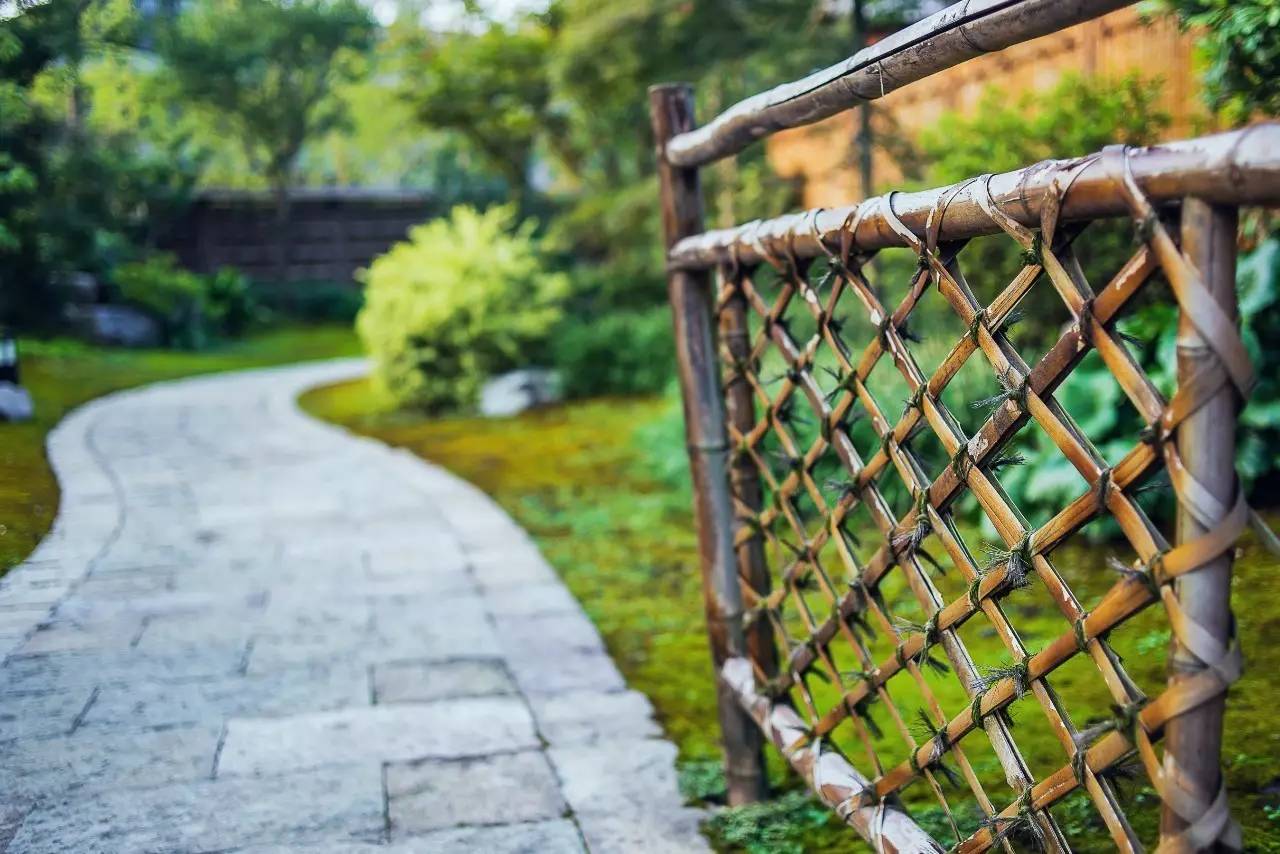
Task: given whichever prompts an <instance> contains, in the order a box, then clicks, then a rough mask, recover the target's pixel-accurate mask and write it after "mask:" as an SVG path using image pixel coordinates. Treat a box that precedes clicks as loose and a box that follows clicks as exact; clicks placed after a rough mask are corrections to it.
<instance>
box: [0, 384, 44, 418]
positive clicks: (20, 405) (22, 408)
mask: <svg viewBox="0 0 1280 854" xmlns="http://www.w3.org/2000/svg"><path fill="white" fill-rule="evenodd" d="M35 414H36V410H35V406H34V404H32V402H31V394H30V393H29V392H28V391H27V390H26V389H25V388H23V387H22V386H20V385H15V384H14V383H8V382H0V421H30V420H31V418H32V417H33V416H34V415H35Z"/></svg>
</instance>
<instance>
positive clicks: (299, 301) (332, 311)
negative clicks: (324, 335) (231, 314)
mask: <svg viewBox="0 0 1280 854" xmlns="http://www.w3.org/2000/svg"><path fill="white" fill-rule="evenodd" d="M254 295H255V297H256V299H257V300H258V301H259V302H260V303H261V304H262V305H263V307H265V308H267V309H268V310H270V311H271V312H272V313H274V314H278V315H280V316H282V317H288V318H291V319H293V320H302V321H310V322H315V321H332V322H336V323H353V322H354V321H355V319H356V315H358V314H359V313H360V309H361V307H362V306H363V305H364V292H363V291H362V290H361V289H360V288H358V287H355V286H353V285H352V284H350V283H346V282H327V281H307V280H303V281H295V282H270V283H267V282H263V283H260V284H259V285H258V286H257V287H256V288H255V289H254Z"/></svg>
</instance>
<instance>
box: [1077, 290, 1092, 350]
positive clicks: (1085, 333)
mask: <svg viewBox="0 0 1280 854" xmlns="http://www.w3.org/2000/svg"><path fill="white" fill-rule="evenodd" d="M1093 301H1094V297H1089V298H1088V299H1087V300H1085V301H1084V305H1082V306H1080V312H1079V314H1077V315H1076V332H1077V333H1078V334H1079V336H1080V343H1081V344H1082V345H1084V346H1085V347H1092V346H1093V319H1094V318H1093Z"/></svg>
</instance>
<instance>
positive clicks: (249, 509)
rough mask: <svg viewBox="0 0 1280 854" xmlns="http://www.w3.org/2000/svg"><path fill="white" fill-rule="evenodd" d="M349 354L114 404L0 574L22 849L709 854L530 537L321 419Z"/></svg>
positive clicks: (0, 635)
mask: <svg viewBox="0 0 1280 854" xmlns="http://www.w3.org/2000/svg"><path fill="white" fill-rule="evenodd" d="M360 370H361V364H360V363H359V362H354V361H344V362H329V363H322V364H316V365H310V366H301V367H294V368H286V369H276V370H268V371H257V372H250V373H243V374H231V375H223V376H217V377H211V378H202V379H194V380H186V381H181V382H176V383H169V384H163V385H157V386H152V387H149V388H145V389H142V390H138V391H133V392H127V393H123V394H119V395H114V396H111V397H108V398H104V399H101V400H99V401H96V402H94V403H91V404H89V405H88V406H85V407H84V408H82V409H80V410H78V411H77V412H75V413H74V414H72V415H71V416H70V417H69V418H67V420H66V421H64V422H63V423H62V424H61V425H60V426H59V427H58V429H57V430H56V431H55V432H54V434H53V435H52V436H51V438H50V443H49V445H50V457H51V460H52V462H53V464H54V466H55V468H56V470H57V472H58V477H59V481H60V482H61V484H62V489H63V497H62V506H61V509H60V512H59V516H58V520H57V523H56V525H55V528H54V531H53V532H52V533H51V534H50V536H49V537H48V538H47V539H46V540H45V541H44V542H43V543H42V544H41V546H40V548H39V549H38V550H37V552H36V553H35V554H34V555H33V556H32V558H31V560H29V561H28V562H27V563H25V564H23V565H22V566H21V567H18V568H16V569H14V570H13V571H12V572H11V573H10V574H9V575H8V576H7V577H6V578H5V579H4V580H3V581H2V582H0V643H2V644H3V646H0V652H4V653H7V655H6V657H5V658H4V663H3V666H2V667H0V851H4V850H7V851H10V852H24V854H25V852H66V851H74V852H98V851H101V852H133V851H148V852H151V851H182V852H214V851H219V852H225V851H254V852H266V851H272V852H287V851H308V852H374V851H394V852H408V851H415V852H416V851H424V852H427V851H429V852H452V851H466V852H472V851H475V852H486V854H487V852H516V851H522V852H523V851H528V852H539V854H541V852H553V853H554V852H569V851H582V850H583V849H584V842H585V846H586V847H587V848H589V850H591V851H593V852H610V851H627V852H630V851H658V852H676V851H697V850H705V848H706V846H705V843H704V842H703V840H702V839H701V838H700V837H699V835H698V833H697V823H698V820H699V818H700V817H701V813H699V812H698V811H695V810H692V809H687V808H685V807H683V806H682V805H681V802H680V797H679V795H678V794H677V793H676V785H675V772H674V770H673V762H674V759H675V748H674V747H672V746H671V745H670V744H669V743H668V742H666V741H664V740H662V739H661V738H660V733H659V730H658V728H657V727H656V725H655V724H654V723H653V721H652V719H651V716H650V715H651V709H650V707H649V704H648V702H647V701H646V700H645V698H644V697H643V696H641V695H639V694H637V693H635V692H632V691H627V690H626V687H625V685H624V683H623V680H622V678H621V676H620V675H619V674H618V671H617V669H616V668H615V667H614V665H613V663H612V662H611V661H610V660H609V658H608V656H607V655H606V653H605V651H604V648H603V646H602V645H601V642H600V638H599V636H598V635H597V634H596V631H595V629H594V627H593V626H592V625H591V623H590V622H589V621H588V619H587V618H586V616H585V615H584V614H583V612H582V610H581V609H580V608H579V606H578V604H577V602H576V601H575V600H574V599H573V598H572V597H571V596H570V595H569V593H568V592H567V591H566V590H565V588H564V587H563V586H562V585H561V584H560V582H559V581H558V579H557V578H556V576H555V574H554V573H553V571H552V570H551V569H550V567H548V566H547V564H546V563H545V561H544V560H543V559H542V557H541V556H540V555H539V553H538V551H537V549H536V548H535V547H534V545H533V544H532V543H531V542H530V540H529V538H528V537H527V535H526V534H525V533H524V532H523V531H522V530H521V529H520V528H519V527H518V526H517V525H516V524H515V523H514V522H512V521H511V520H510V518H508V517H507V516H506V515H505V514H504V513H503V512H502V511H501V510H500V509H498V507H497V506H496V505H495V504H493V502H491V501H490V500H489V499H488V498H487V497H486V496H484V495H483V494H482V493H480V492H479V491H478V490H476V489H475V488H473V487H471V486H470V485H468V484H466V483H464V482H462V481H460V480H458V479H457V478H455V477H453V476H452V475H450V474H448V473H446V472H444V471H442V470H441V469H438V468H435V467H433V466H430V465H427V464H424V463H422V462H421V461H419V460H418V459H416V458H415V457H413V456H411V455H409V454H408V453H406V452H402V451H395V450H391V449H389V448H387V447H384V446H382V445H381V444H378V443H375V442H373V441H370V440H365V439H359V438H355V437H351V436H348V435H346V434H345V433H342V432H340V431H338V430H336V429H334V428H331V427H328V426H326V425H322V424H319V423H317V422H315V421H313V420H311V419H310V418H308V417H307V416H305V415H303V414H302V413H301V412H300V411H299V410H298V409H297V407H296V405H295V403H294V399H295V397H296V395H297V394H298V393H299V392H301V391H302V390H304V389H306V388H309V387H311V386H314V385H318V384H322V383H325V382H332V381H336V380H339V379H343V378H347V377H351V376H354V375H356V374H357V373H359V372H360Z"/></svg>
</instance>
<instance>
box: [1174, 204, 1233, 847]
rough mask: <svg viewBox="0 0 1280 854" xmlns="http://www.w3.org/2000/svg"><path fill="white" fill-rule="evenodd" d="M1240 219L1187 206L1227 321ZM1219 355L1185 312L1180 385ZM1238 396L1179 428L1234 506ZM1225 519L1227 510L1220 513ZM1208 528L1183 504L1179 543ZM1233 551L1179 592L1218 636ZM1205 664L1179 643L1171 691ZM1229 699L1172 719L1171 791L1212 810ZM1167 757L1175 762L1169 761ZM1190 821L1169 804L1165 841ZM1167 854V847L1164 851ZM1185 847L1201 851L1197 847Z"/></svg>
mask: <svg viewBox="0 0 1280 854" xmlns="http://www.w3.org/2000/svg"><path fill="white" fill-rule="evenodd" d="M1236 220H1237V210H1236V208H1234V207H1226V206H1216V205H1211V204H1209V203H1208V202H1205V201H1202V200H1200V199H1197V198H1188V199H1186V200H1184V201H1183V204H1182V252H1183V254H1184V255H1185V256H1186V258H1187V260H1188V261H1190V262H1191V265H1192V266H1193V267H1195V268H1196V270H1198V271H1199V273H1200V276H1201V279H1202V280H1203V282H1204V284H1205V287H1206V288H1207V289H1208V291H1209V293H1210V294H1211V295H1212V296H1213V298H1214V299H1216V300H1217V301H1218V303H1219V305H1221V306H1222V308H1223V309H1224V311H1225V312H1226V314H1227V316H1228V317H1231V318H1233V319H1234V318H1235V317H1236V315H1237V310H1236V290H1235V262H1236ZM1217 358H1218V357H1217V356H1216V355H1215V354H1214V352H1213V350H1212V349H1211V348H1210V347H1209V346H1208V344H1207V342H1205V341H1204V340H1203V339H1202V338H1201V337H1200V334H1199V333H1198V332H1197V331H1196V329H1195V327H1194V326H1193V325H1192V323H1191V321H1190V318H1189V317H1188V316H1187V314H1186V313H1185V312H1183V313H1182V314H1181V315H1180V316H1179V318H1178V359H1177V362H1178V364H1177V372H1178V383H1179V385H1180V386H1181V385H1185V384H1187V383H1190V382H1191V380H1192V378H1193V377H1195V376H1196V375H1197V374H1198V373H1199V372H1200V371H1201V370H1206V369H1210V370H1212V369H1213V363H1215V362H1217ZM1235 397H1236V394H1235V391H1234V388H1233V386H1232V385H1231V383H1230V382H1226V381H1224V382H1223V383H1222V384H1221V385H1220V386H1219V387H1218V390H1217V392H1216V393H1215V394H1213V395H1212V396H1211V397H1210V398H1209V400H1207V401H1206V402H1205V403H1204V404H1203V405H1202V406H1201V407H1200V408H1199V409H1197V410H1196V411H1195V412H1194V413H1193V414H1191V415H1190V416H1188V417H1187V419H1186V420H1185V421H1183V422H1182V424H1181V425H1180V426H1179V427H1178V431H1177V442H1178V454H1179V456H1180V457H1181V458H1182V462H1183V464H1184V465H1185V466H1186V469H1187V471H1188V473H1189V474H1190V475H1191V476H1192V477H1194V478H1195V479H1196V480H1197V481H1199V482H1200V483H1201V484H1203V485H1204V487H1205V488H1206V489H1208V490H1209V492H1211V493H1212V494H1213V496H1214V497H1215V498H1217V499H1218V501H1219V502H1221V504H1222V507H1224V508H1230V507H1231V506H1232V505H1233V504H1234V502H1235V494H1236V473H1235V448H1236V443H1235V427H1236V410H1237V403H1236V400H1235ZM1222 515H1223V516H1225V515H1226V514H1225V512H1224V513H1223V514H1222ZM1208 530H1209V528H1207V527H1206V526H1204V525H1202V524H1201V523H1200V521H1198V520H1197V519H1196V518H1195V517H1194V516H1193V515H1192V514H1191V513H1190V512H1188V511H1187V509H1186V507H1185V506H1180V507H1179V511H1178V520H1177V541H1178V542H1179V543H1185V542H1187V541H1189V540H1194V539H1196V538H1198V537H1200V536H1203V535H1204V534H1205V533H1206V532H1207V531H1208ZM1231 557H1232V552H1231V550H1227V551H1226V552H1224V553H1223V554H1222V555H1220V556H1219V557H1217V558H1215V559H1213V560H1211V561H1209V562H1208V563H1206V564H1205V565H1204V566H1202V567H1201V568H1200V569H1198V570H1196V571H1195V572H1191V573H1188V574H1187V575H1185V576H1183V577H1182V578H1180V579H1179V580H1178V582H1177V588H1176V591H1177V595H1178V599H1179V602H1180V604H1181V606H1182V609H1183V611H1184V612H1185V613H1186V616H1187V617H1188V618H1189V619H1190V620H1191V621H1193V622H1195V623H1198V624H1199V625H1200V626H1201V627H1203V628H1204V629H1205V630H1207V631H1208V632H1209V633H1210V634H1211V635H1213V636H1214V637H1215V638H1217V639H1219V640H1222V641H1224V642H1226V641H1227V640H1228V639H1229V638H1230V637H1231V632H1232V628H1231V602H1230V599H1231ZM1203 667H1204V664H1203V662H1201V661H1200V660H1199V659H1198V658H1197V657H1196V656H1195V655H1194V654H1192V652H1191V651H1190V650H1187V649H1184V648H1182V646H1181V645H1180V644H1179V643H1178V642H1177V640H1176V639H1175V640H1174V641H1173V643H1172V646H1171V655H1170V660H1169V687H1170V689H1175V688H1176V687H1177V686H1178V685H1179V684H1180V683H1182V682H1184V681H1186V680H1189V679H1191V678H1193V677H1194V676H1195V674H1196V673H1197V672H1198V671H1199V670H1200V669H1202V668H1203ZM1225 703H1226V695H1225V694H1219V695H1217V696H1216V697H1213V698H1211V699H1209V700H1206V701H1205V702H1203V703H1201V704H1199V705H1197V706H1196V707H1194V708H1192V709H1190V710H1188V711H1186V712H1184V713H1182V714H1181V715H1178V716H1177V717H1174V718H1172V719H1171V720H1170V721H1169V723H1168V726H1167V729H1166V733H1165V738H1166V742H1165V751H1166V764H1165V767H1166V772H1168V771H1171V770H1173V771H1175V773H1172V774H1170V773H1166V787H1167V786H1170V785H1178V786H1179V787H1181V788H1183V789H1190V790H1192V791H1195V790H1198V791H1199V793H1201V796H1202V797H1201V799H1202V800H1203V803H1204V806H1205V808H1206V809H1207V808H1208V806H1209V805H1210V804H1211V803H1212V802H1213V801H1214V799H1215V798H1216V797H1217V794H1218V791H1219V788H1220V785H1221V767H1220V764H1219V760H1220V753H1221V748H1222V716H1223V710H1224V707H1225ZM1169 757H1172V759H1173V760H1176V761H1175V762H1174V763H1172V765H1171V763H1170V761H1169ZM1187 827H1188V822H1187V821H1186V820H1185V819H1184V818H1183V817H1182V816H1180V815H1179V814H1178V813H1177V811H1175V810H1174V809H1172V808H1171V807H1170V805H1169V802H1168V799H1167V798H1166V802H1165V805H1164V809H1163V814H1162V816H1161V821H1160V832H1161V836H1162V838H1169V837H1173V836H1176V835H1177V834H1179V833H1181V832H1182V831H1184V830H1186V828H1187ZM1161 850H1164V849H1163V848H1162V849H1161ZM1182 850H1187V851H1190V850H1195V848H1194V846H1193V845H1192V846H1190V847H1188V846H1186V845H1184V846H1183V847H1182Z"/></svg>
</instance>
